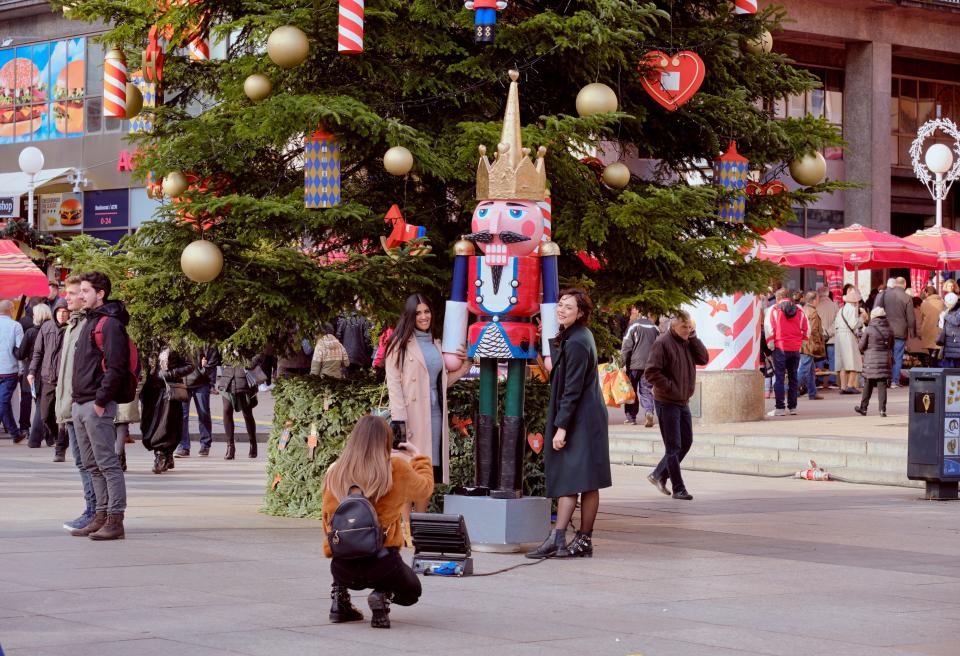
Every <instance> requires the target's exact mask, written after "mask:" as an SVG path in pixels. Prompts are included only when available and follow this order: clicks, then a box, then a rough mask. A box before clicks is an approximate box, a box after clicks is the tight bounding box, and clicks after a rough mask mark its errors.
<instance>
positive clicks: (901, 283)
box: [874, 278, 917, 389]
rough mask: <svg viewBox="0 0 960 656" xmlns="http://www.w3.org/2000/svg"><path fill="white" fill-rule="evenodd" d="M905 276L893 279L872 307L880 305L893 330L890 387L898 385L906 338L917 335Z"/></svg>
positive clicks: (914, 316)
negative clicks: (890, 285) (891, 284)
mask: <svg viewBox="0 0 960 656" xmlns="http://www.w3.org/2000/svg"><path fill="white" fill-rule="evenodd" d="M906 289H907V281H906V279H905V278H897V279H896V280H894V284H893V286H892V287H888V288H887V289H885V290H884V291H883V293H881V294H880V295H879V296H878V297H877V300H876V302H875V303H874V307H882V308H883V311H884V312H886V314H887V321H888V322H890V329H891V330H892V331H893V370H892V371H891V372H890V387H891V388H892V389H897V388H898V387H900V368H901V367H902V366H903V352H904V350H905V349H906V346H907V340H908V339H910V338H911V337H916V336H917V317H916V315H915V314H914V312H913V299H912V298H910V297H909V296H907V292H906Z"/></svg>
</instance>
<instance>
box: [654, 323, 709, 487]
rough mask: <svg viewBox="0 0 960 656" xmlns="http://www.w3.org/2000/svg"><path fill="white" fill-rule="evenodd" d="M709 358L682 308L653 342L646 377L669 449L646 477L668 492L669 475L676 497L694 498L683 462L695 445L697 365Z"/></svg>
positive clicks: (705, 362) (664, 444) (665, 446)
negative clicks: (693, 406) (682, 471)
mask: <svg viewBox="0 0 960 656" xmlns="http://www.w3.org/2000/svg"><path fill="white" fill-rule="evenodd" d="M709 359H710V358H709V355H708V354H707V348H706V347H705V346H704V345H703V342H701V341H700V340H699V339H698V338H697V334H696V332H695V330H694V325H693V322H692V321H691V320H690V315H688V314H687V313H686V312H683V311H680V312H678V313H677V314H676V316H675V317H674V318H673V320H672V321H671V322H670V329H669V330H668V331H667V332H665V333H664V334H663V335H660V337H658V338H657V341H655V342H654V343H653V348H651V349H650V357H649V359H648V360H647V369H646V371H645V372H644V376H646V379H647V380H648V381H649V382H650V383H651V384H652V385H653V400H654V405H655V407H656V409H657V418H658V419H659V420H660V436H661V437H662V438H663V446H664V448H665V449H666V453H665V454H664V455H663V458H661V459H660V464H658V465H657V468H656V469H654V470H653V472H652V473H651V474H650V475H649V476H647V480H648V481H650V483H652V484H653V485H654V486H655V487H656V488H657V489H658V490H660V492H662V493H663V494H668V495H669V494H670V492H668V491H667V486H666V483H667V477H668V476H669V478H670V485H671V487H672V488H673V498H674V499H684V500H687V501H689V500H690V499H693V496H692V495H691V494H690V493H689V492H688V491H687V488H686V486H685V485H684V484H683V477H682V476H681V475H680V463H681V461H683V458H684V456H686V455H687V452H688V451H690V447H691V446H692V445H693V420H692V419H691V417H690V405H689V403H690V397H691V396H693V392H694V389H695V386H696V379H697V365H705V364H707V362H708V360H709Z"/></svg>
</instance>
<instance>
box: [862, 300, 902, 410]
mask: <svg viewBox="0 0 960 656" xmlns="http://www.w3.org/2000/svg"><path fill="white" fill-rule="evenodd" d="M860 352H861V353H863V396H862V397H860V405H857V406H854V407H853V409H854V410H855V411H857V412H858V413H860V414H861V415H864V416H866V414H867V406H868V405H870V396H871V395H872V394H873V388H874V387H876V388H877V396H878V397H879V399H880V416H881V417H886V416H887V381H889V380H890V374H891V369H892V366H891V365H892V364H893V363H892V359H893V329H892V328H890V322H889V321H888V320H887V313H886V310H884V309H883V308H882V307H880V306H877V307H875V308H873V310H871V311H870V323H869V324H867V327H866V328H865V329H864V330H863V335H861V336H860Z"/></svg>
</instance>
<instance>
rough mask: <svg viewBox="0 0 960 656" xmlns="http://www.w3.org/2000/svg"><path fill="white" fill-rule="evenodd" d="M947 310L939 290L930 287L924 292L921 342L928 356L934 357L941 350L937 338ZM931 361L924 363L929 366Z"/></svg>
mask: <svg viewBox="0 0 960 656" xmlns="http://www.w3.org/2000/svg"><path fill="white" fill-rule="evenodd" d="M946 308H947V306H946V304H945V303H944V302H943V299H942V298H940V295H939V294H937V288H936V287H933V286H929V287H927V288H926V289H924V290H923V303H921V304H920V330H919V331H918V332H919V333H920V341H921V342H922V343H923V348H924V349H925V350H926V351H927V353H928V354H930V355H933V354H934V352H935V351H938V350H939V349H940V347H939V346H937V337H938V336H939V335H940V313H941V312H943V311H944V310H945V309H946ZM930 361H931V360H929V359H928V362H925V363H924V366H929V365H930Z"/></svg>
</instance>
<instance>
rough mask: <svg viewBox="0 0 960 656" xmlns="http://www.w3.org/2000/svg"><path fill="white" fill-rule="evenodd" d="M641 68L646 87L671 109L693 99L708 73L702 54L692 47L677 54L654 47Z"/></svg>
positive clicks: (655, 97)
mask: <svg viewBox="0 0 960 656" xmlns="http://www.w3.org/2000/svg"><path fill="white" fill-rule="evenodd" d="M638 70H639V71H640V73H641V77H640V84H642V85H643V88H644V89H646V90H647V93H649V94H650V95H651V96H652V97H653V99H654V100H656V101H657V102H658V103H660V104H661V105H663V106H664V107H666V108H667V109H669V110H670V111H671V112H672V111H674V110H676V109H677V108H678V107H680V105H682V104H684V103H685V102H687V101H688V100H690V99H691V98H693V94H695V93H696V92H697V91H698V90H699V89H700V85H701V84H703V76H704V75H705V74H706V72H707V69H706V67H705V66H704V64H703V60H702V59H700V56H699V55H697V53H695V52H690V51H689V50H684V51H682V52H678V53H676V54H675V55H668V54H667V53H665V52H660V51H659V50H653V51H651V52H648V53H647V54H646V55H645V56H644V59H643V61H642V62H640V66H639V67H638Z"/></svg>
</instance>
